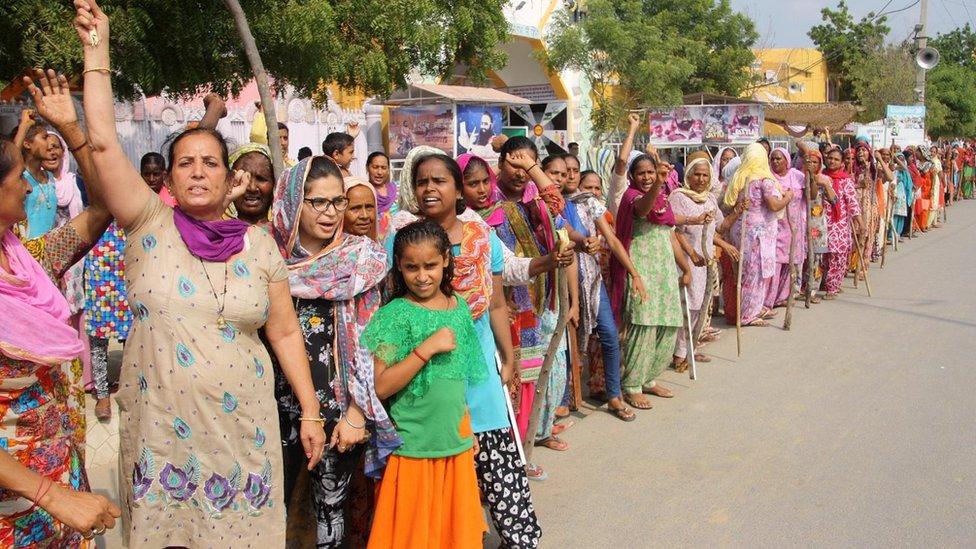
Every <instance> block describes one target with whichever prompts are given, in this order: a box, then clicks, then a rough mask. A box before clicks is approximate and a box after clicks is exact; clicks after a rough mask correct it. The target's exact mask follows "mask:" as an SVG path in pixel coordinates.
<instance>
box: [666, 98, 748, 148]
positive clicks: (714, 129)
mask: <svg viewBox="0 0 976 549" xmlns="http://www.w3.org/2000/svg"><path fill="white" fill-rule="evenodd" d="M762 130H763V109H762V106H761V105H685V106H682V107H672V108H668V109H653V110H651V111H650V112H649V113H648V131H649V132H650V142H651V143H652V144H654V145H655V146H658V147H670V146H687V145H701V144H702V143H706V144H727V145H742V144H747V143H754V142H755V141H756V140H757V139H759V138H760V137H762Z"/></svg>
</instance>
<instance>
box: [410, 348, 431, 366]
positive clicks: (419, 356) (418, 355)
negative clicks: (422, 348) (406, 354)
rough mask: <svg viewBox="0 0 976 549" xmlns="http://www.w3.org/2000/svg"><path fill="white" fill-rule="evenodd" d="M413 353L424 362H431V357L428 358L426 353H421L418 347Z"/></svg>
mask: <svg viewBox="0 0 976 549" xmlns="http://www.w3.org/2000/svg"><path fill="white" fill-rule="evenodd" d="M413 354H414V356H416V357H417V358H419V359H420V361H421V362H423V363H424V364H427V363H428V362H430V359H429V358H426V357H425V356H424V355H422V354H420V353H419V352H418V351H417V349H414V350H413Z"/></svg>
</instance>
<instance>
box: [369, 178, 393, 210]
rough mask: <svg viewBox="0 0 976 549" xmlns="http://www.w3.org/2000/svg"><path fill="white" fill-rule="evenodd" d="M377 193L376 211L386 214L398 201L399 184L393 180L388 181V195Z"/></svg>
mask: <svg viewBox="0 0 976 549" xmlns="http://www.w3.org/2000/svg"><path fill="white" fill-rule="evenodd" d="M370 185H372V183H370ZM375 194H376V213H377V214H380V215H382V214H384V213H386V212H387V211H389V210H390V207H391V206H393V205H394V204H396V201H397V186H396V183H394V182H393V181H392V180H391V181H387V182H386V196H383V195H381V194H380V193H378V192H377V193H375Z"/></svg>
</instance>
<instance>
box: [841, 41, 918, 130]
mask: <svg viewBox="0 0 976 549" xmlns="http://www.w3.org/2000/svg"><path fill="white" fill-rule="evenodd" d="M848 78H849V79H850V83H851V89H852V91H853V93H854V96H855V97H857V98H859V102H860V104H861V106H862V107H864V111H863V112H862V113H861V114H860V115H859V117H858V118H859V119H860V120H861V121H862V122H871V121H874V120H879V119H881V118H884V117H885V110H886V107H887V106H888V105H909V104H912V103H914V102H915V92H914V88H915V60H914V59H913V58H912V56H911V54H910V53H909V52H908V50H906V49H905V48H903V47H900V46H894V45H888V46H884V47H881V48H879V49H877V50H875V51H872V52H869V53H868V54H867V55H865V56H863V57H859V58H858V59H857V61H856V62H854V63H852V65H851V67H850V69H849V70H848Z"/></svg>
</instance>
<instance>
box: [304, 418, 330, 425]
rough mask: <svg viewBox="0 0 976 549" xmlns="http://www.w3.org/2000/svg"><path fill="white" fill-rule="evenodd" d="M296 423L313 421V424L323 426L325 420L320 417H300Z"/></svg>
mask: <svg viewBox="0 0 976 549" xmlns="http://www.w3.org/2000/svg"><path fill="white" fill-rule="evenodd" d="M298 421H314V422H315V423H322V424H325V420H324V419H322V418H320V417H300V418H298Z"/></svg>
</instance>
